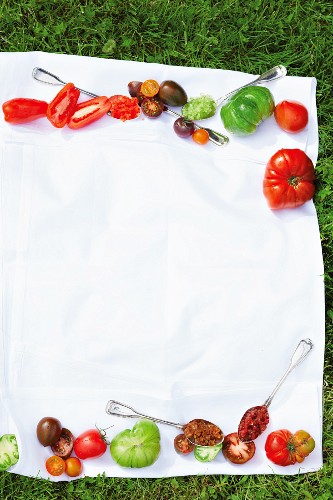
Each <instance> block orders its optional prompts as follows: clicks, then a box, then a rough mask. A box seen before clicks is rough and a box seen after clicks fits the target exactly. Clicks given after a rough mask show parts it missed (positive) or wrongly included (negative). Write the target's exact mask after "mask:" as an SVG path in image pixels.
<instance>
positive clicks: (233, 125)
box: [220, 85, 274, 135]
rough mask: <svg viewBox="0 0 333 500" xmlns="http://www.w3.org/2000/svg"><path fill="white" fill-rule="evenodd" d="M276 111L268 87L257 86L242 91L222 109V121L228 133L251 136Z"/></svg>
mask: <svg viewBox="0 0 333 500" xmlns="http://www.w3.org/2000/svg"><path fill="white" fill-rule="evenodd" d="M273 111H274V98H273V95H272V94H271V92H270V90H269V89H268V88H266V87H259V86H258V87H257V86H255V85H252V86H249V87H246V88H243V89H240V90H239V91H238V92H236V94H234V95H233V96H232V97H231V98H230V99H229V101H228V102H227V103H226V104H225V105H224V106H222V108H221V112H220V115H221V119H222V122H223V124H224V127H225V128H226V130H228V132H230V133H232V134H236V135H249V134H253V132H255V131H256V129H257V126H258V125H259V123H261V122H262V121H263V120H265V119H266V118H269V117H270V116H271V115H272V114H273Z"/></svg>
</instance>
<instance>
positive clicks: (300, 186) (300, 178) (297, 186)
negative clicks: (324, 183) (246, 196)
mask: <svg viewBox="0 0 333 500" xmlns="http://www.w3.org/2000/svg"><path fill="white" fill-rule="evenodd" d="M314 180H315V170H314V166H313V163H312V161H311V159H310V158H309V157H308V156H307V155H306V154H305V153H304V151H302V150H301V149H280V150H279V151H277V152H276V153H275V154H274V155H273V156H272V158H271V159H270V160H269V162H268V163H267V165H266V171H265V175H264V182H263V190H264V195H265V197H266V199H267V203H268V206H269V208H272V209H273V210H277V209H281V208H295V207H298V206H300V205H303V204H304V203H305V202H306V201H308V200H311V198H312V197H313V195H314V192H315V186H314Z"/></svg>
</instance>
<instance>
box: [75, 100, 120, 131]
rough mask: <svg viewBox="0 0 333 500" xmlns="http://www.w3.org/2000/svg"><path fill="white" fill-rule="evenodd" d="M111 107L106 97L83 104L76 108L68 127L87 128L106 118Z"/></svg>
mask: <svg viewBox="0 0 333 500" xmlns="http://www.w3.org/2000/svg"><path fill="white" fill-rule="evenodd" d="M110 105H111V103H110V100H109V99H108V98H107V97H106V96H100V97H94V98H93V99H89V100H88V101H85V102H81V103H80V104H78V105H77V106H76V108H75V111H74V114H73V115H72V117H71V119H70V120H69V122H68V123H67V125H68V127H69V128H71V129H77V128H82V127H85V126H86V125H89V124H90V123H92V122H95V121H96V120H98V119H99V118H101V117H102V116H104V115H105V114H106V113H107V112H108V111H109V109H110Z"/></svg>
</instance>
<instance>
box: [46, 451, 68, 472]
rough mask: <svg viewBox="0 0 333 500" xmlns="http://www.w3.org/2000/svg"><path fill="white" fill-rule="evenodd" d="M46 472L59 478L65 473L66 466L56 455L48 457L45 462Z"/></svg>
mask: <svg viewBox="0 0 333 500" xmlns="http://www.w3.org/2000/svg"><path fill="white" fill-rule="evenodd" d="M45 467H46V470H47V472H48V473H49V474H51V476H61V474H63V472H65V469H66V464H65V460H63V459H62V458H61V457H58V456H57V455H53V456H52V457H49V458H48V459H47V460H46V462H45Z"/></svg>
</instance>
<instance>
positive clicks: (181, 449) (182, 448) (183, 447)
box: [173, 434, 194, 455]
mask: <svg viewBox="0 0 333 500" xmlns="http://www.w3.org/2000/svg"><path fill="white" fill-rule="evenodd" d="M173 444H174V447H175V450H176V451H177V453H181V454H182V455H188V454H189V453H191V452H192V451H193V450H194V444H193V443H191V442H190V441H189V440H188V439H187V437H186V436H185V434H178V436H176V437H175V439H174V442H173Z"/></svg>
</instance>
